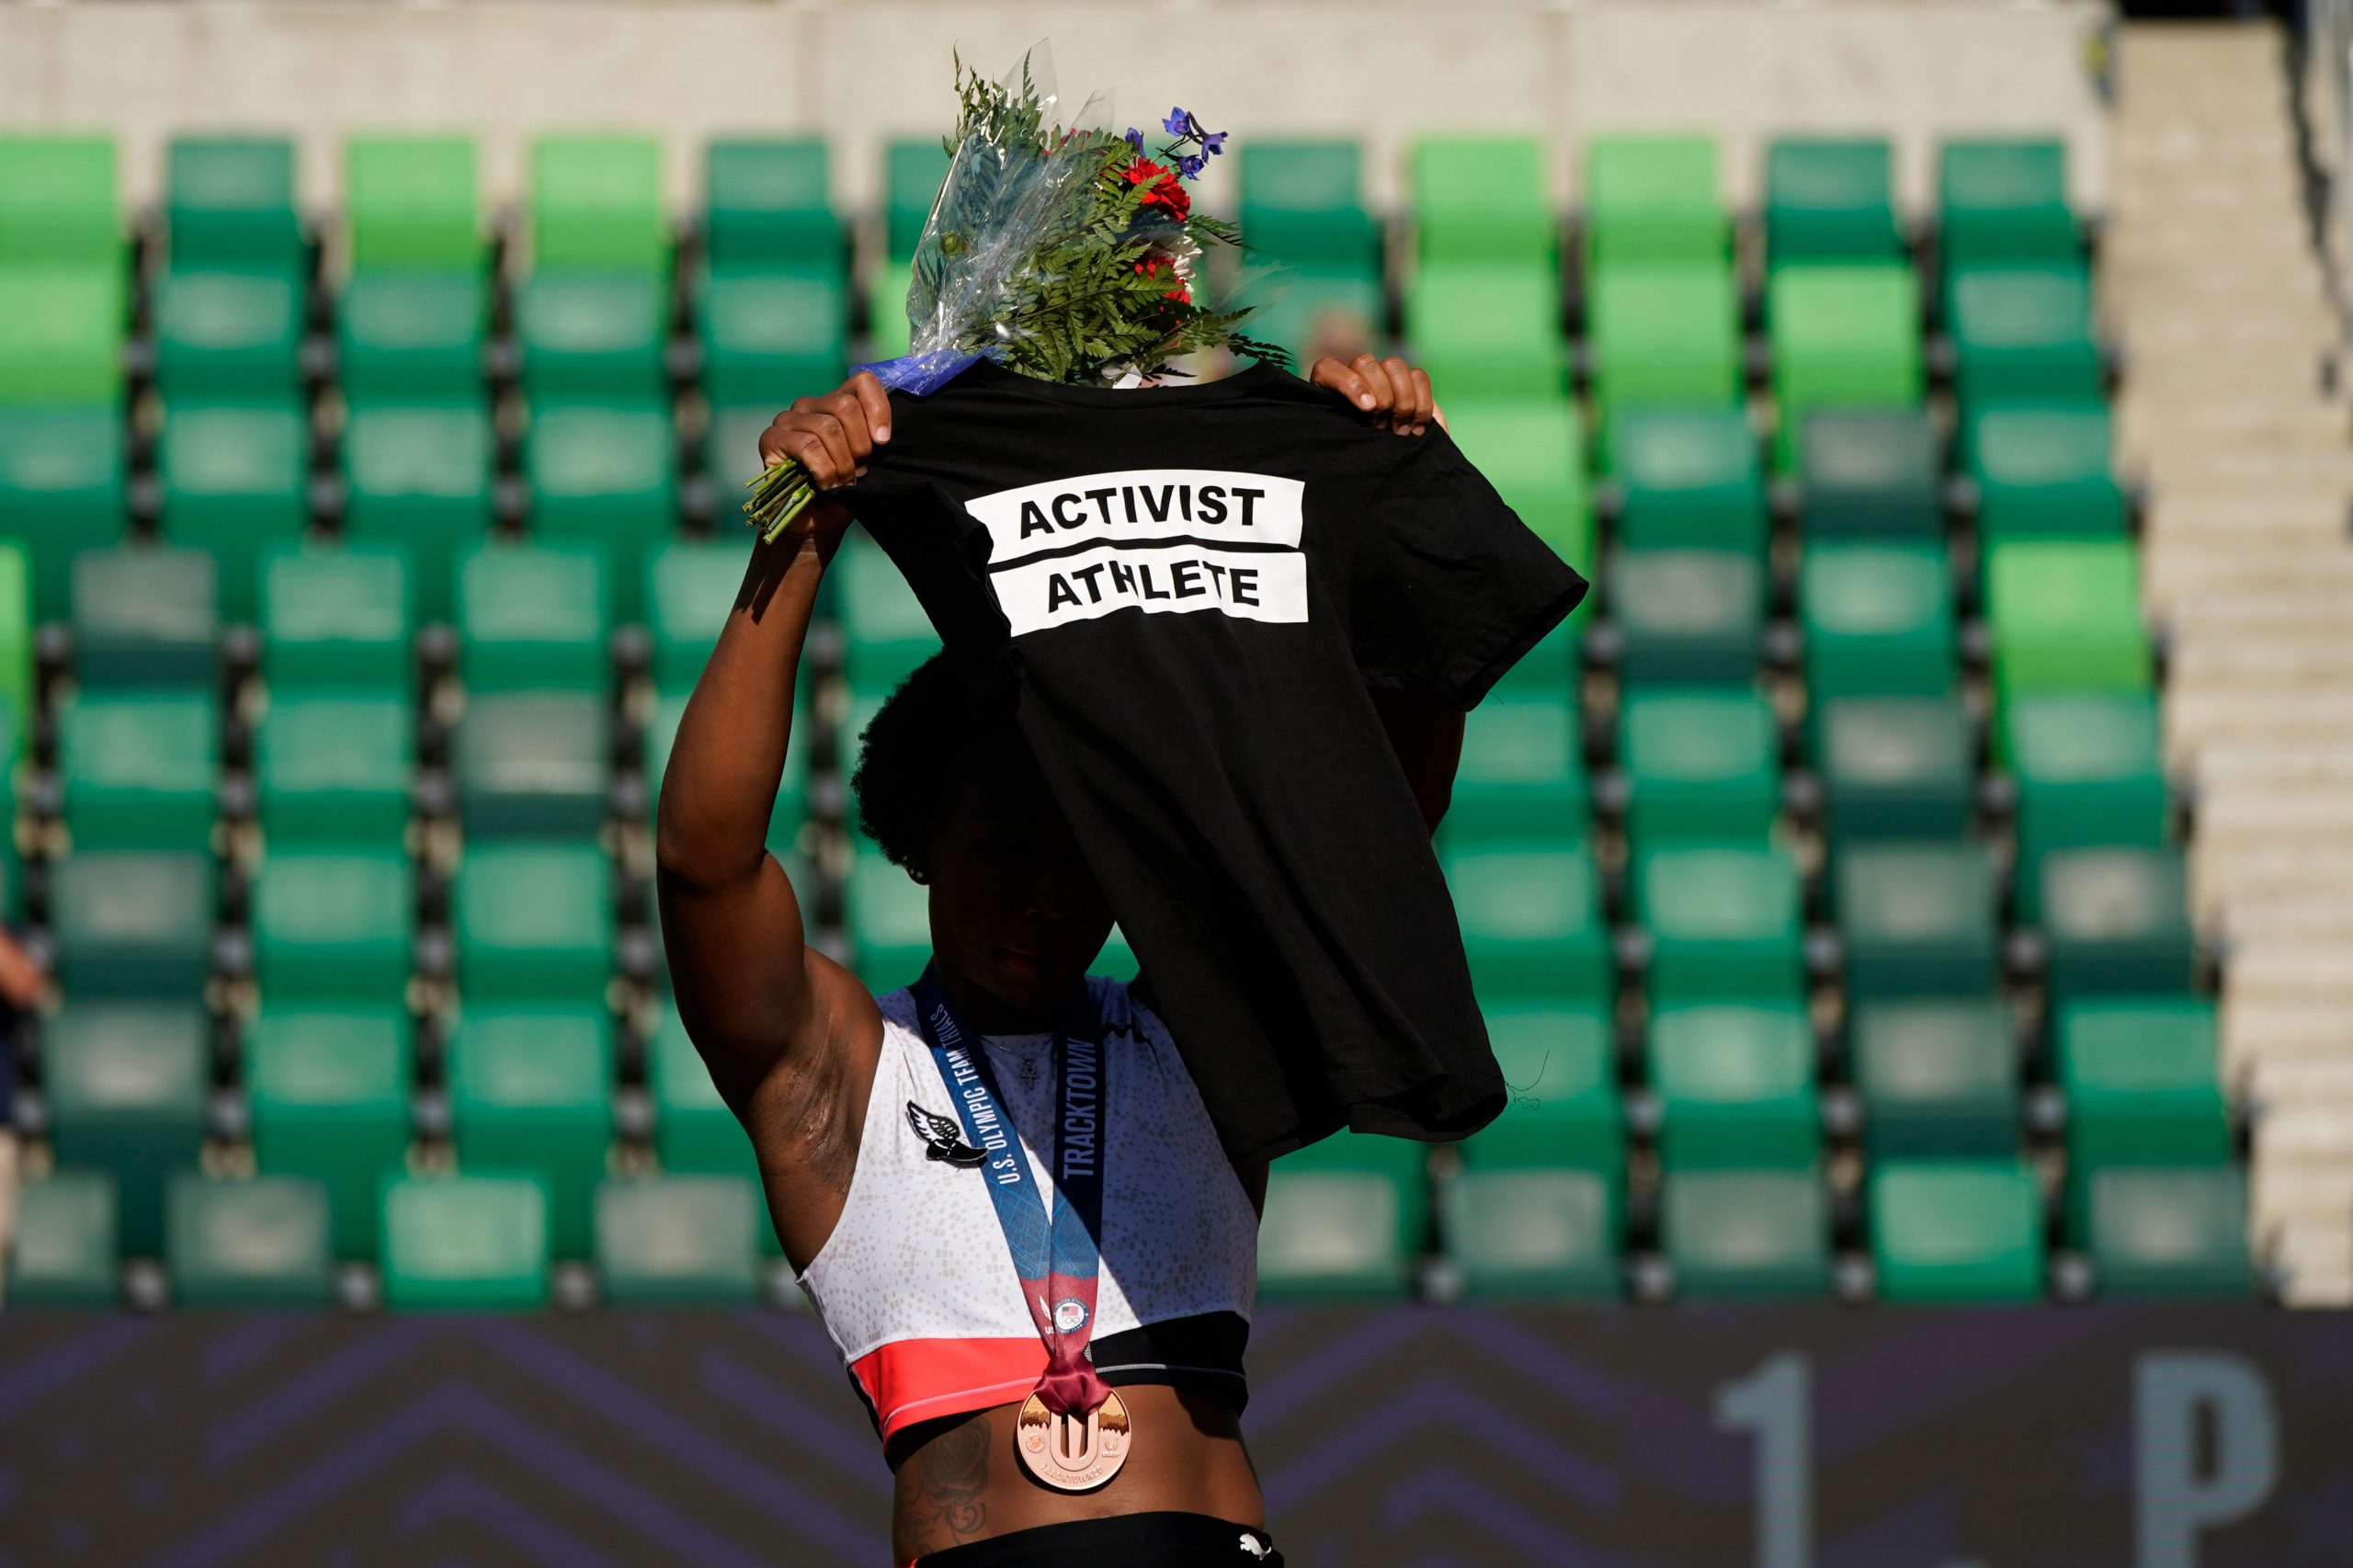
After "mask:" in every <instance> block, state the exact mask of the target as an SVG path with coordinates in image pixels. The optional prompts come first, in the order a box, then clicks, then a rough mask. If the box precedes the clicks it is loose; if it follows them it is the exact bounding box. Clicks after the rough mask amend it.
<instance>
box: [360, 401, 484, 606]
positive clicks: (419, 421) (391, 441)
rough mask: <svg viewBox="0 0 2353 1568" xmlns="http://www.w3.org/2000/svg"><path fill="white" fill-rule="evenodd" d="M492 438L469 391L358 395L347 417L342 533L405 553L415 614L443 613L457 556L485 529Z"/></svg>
mask: <svg viewBox="0 0 2353 1568" xmlns="http://www.w3.org/2000/svg"><path fill="white" fill-rule="evenodd" d="M497 445H498V443H497V437H496V434H495V432H494V430H493V429H492V427H491V417H490V409H489V407H488V406H487V405H486V404H484V403H482V402H480V401H479V400H475V399H468V400H463V401H456V402H450V403H384V404H380V403H366V404H361V405H359V406H358V407H355V408H353V409H352V410H351V413H350V416H349V419H348V420H347V423H346V425H345V427H344V435H343V473H344V486H345V499H344V515H343V533H344V537H345V539H347V540H350V541H351V542H353V543H355V544H366V545H374V546H390V547H396V548H398V549H400V550H402V551H404V552H405V553H406V554H407V556H408V558H409V562H410V568H411V572H412V574H413V576H412V588H411V592H412V593H413V595H414V596H415V613H416V615H417V616H418V617H420V618H421V619H426V620H446V619H449V615H450V613H451V599H450V583H451V581H452V574H454V573H455V571H456V562H457V560H458V558H459V556H460V553H461V552H462V551H464V549H465V548H466V547H467V546H468V545H470V544H472V543H474V542H476V541H478V540H482V539H483V538H484V537H486V536H487V535H488V534H489V532H490V526H491V520H492V517H493V516H494V501H493V496H494V492H493V487H492V473H493V470H494V466H495V463H496V459H497Z"/></svg>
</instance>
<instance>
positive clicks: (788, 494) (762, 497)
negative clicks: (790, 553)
mask: <svg viewBox="0 0 2353 1568" xmlns="http://www.w3.org/2000/svg"><path fill="white" fill-rule="evenodd" d="M744 487H745V489H746V490H749V491H750V492H751V493H752V498H751V499H750V500H748V501H746V502H745V503H744V517H745V521H746V522H748V523H749V524H750V525H751V526H752V527H753V528H758V529H760V530H761V533H760V538H761V540H763V541H765V542H767V543H769V544H773V543H775V542H776V537H777V535H779V534H780V533H782V532H783V531H784V530H785V529H786V528H788V527H790V525H791V522H792V519H793V518H795V517H799V516H800V515H801V512H802V511H803V510H804V509H805V508H806V507H807V506H808V505H809V503H810V502H812V501H813V500H815V499H816V498H817V487H816V486H815V485H814V484H813V483H810V481H809V471H808V470H806V469H804V468H802V467H801V465H800V464H799V463H797V462H795V461H794V460H791V459H790V458H787V459H785V460H783V461H782V462H779V463H772V464H770V465H769V466H768V468H767V470H766V471H765V472H762V473H760V474H759V475H758V476H756V478H753V479H751V480H748V481H746V482H745V486H744Z"/></svg>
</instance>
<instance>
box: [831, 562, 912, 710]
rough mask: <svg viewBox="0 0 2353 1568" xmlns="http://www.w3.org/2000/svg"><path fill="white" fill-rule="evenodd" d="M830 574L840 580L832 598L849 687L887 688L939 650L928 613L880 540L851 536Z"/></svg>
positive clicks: (877, 692) (879, 690)
mask: <svg viewBox="0 0 2353 1568" xmlns="http://www.w3.org/2000/svg"><path fill="white" fill-rule="evenodd" d="M831 575H832V576H833V577H834V578H835V580H836V581H837V582H838V583H839V584H840V585H841V586H840V589H839V592H840V595H841V597H840V598H839V599H838V600H836V601H835V603H836V604H837V605H838V606H839V608H840V613H841V620H842V631H843V634H844V635H845V636H846V637H847V639H848V646H847V648H846V649H845V650H844V651H843V654H842V673H843V674H844V675H846V676H848V677H849V683H850V687H851V689H852V690H854V691H861V692H871V693H874V694H875V695H877V696H881V695H883V694H886V693H888V692H890V691H891V690H892V689H893V688H895V687H897V686H898V684H899V683H900V682H901V681H903V680H904V679H906V678H907V676H909V675H911V674H913V673H914V672H915V666H916V665H920V664H922V663H923V662H924V661H925V660H926V659H928V658H929V657H931V655H932V654H934V653H938V651H939V634H938V632H936V631H933V630H932V629H931V617H929V616H928V615H926V614H925V613H924V608H923V606H922V605H921V604H919V603H917V602H916V600H915V590H914V589H913V588H910V587H908V586H907V580H906V579H905V578H904V577H903V576H901V575H900V574H899V569H898V567H896V566H894V565H892V562H891V558H890V557H889V556H887V555H885V554H883V553H882V549H881V546H880V545H877V544H875V543H874V542H873V541H872V540H869V539H866V538H864V537H862V536H860V537H855V538H852V539H851V540H848V541H847V543H846V544H845V546H844V547H843V549H842V551H841V553H840V554H839V555H838V556H836V557H835V561H834V566H833V571H832V573H831Z"/></svg>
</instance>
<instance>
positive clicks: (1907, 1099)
mask: <svg viewBox="0 0 2353 1568" xmlns="http://www.w3.org/2000/svg"><path fill="white" fill-rule="evenodd" d="M1847 1054H1848V1057H1849V1058H1850V1060H1851V1062H1852V1066H1853V1073H1854V1078H1855V1088H1856V1091H1857V1093H1858V1094H1859V1096H1860V1098H1861V1100H1862V1108H1863V1136H1864V1141H1865V1146H1866V1147H1867V1148H1868V1150H1869V1152H1870V1157H1871V1158H1872V1159H1874V1160H1890V1159H1913V1158H1929V1159H1961V1158H1972V1157H1977V1156H1993V1155H1998V1154H2011V1153H2017V1152H2018V1130H2019V1119H2018V1118H2019V1091H2018V1048H2017V1045H2016V1044H2015V1042H2014V1041H2013V1040H2012V1038H2011V1031H2010V1020H2009V1016H2008V1014H2007V1013H2006V1011H2005V1010H2004V1008H2003V1006H2002V1004H2001V1002H2000V1001H1999V1000H1998V999H1996V998H1995V996H1994V995H1993V994H1991V993H1990V992H1988V993H1987V994H1985V995H1984V996H1980V997H1965V996H1936V997H1902V998H1895V999H1889V998H1858V999H1857V1000H1856V1001H1855V1002H1854V1004H1853V1006H1852V1007H1851V1009H1850V1010H1849V1012H1848V1014H1847Z"/></svg>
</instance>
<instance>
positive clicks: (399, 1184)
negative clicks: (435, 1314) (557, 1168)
mask: <svg viewBox="0 0 2353 1568" xmlns="http://www.w3.org/2000/svg"><path fill="white" fill-rule="evenodd" d="M383 1213H384V1221H383V1235H384V1250H383V1278H384V1302H385V1304H386V1305H387V1306H389V1307H391V1308H392V1310H393V1311H394V1312H415V1311H420V1310H431V1309H448V1310H454V1311H460V1312H501V1311H518V1310H526V1309H530V1308H535V1307H543V1306H545V1305H546V1304H547V1301H548V1191H547V1184H546V1182H545V1181H543V1180H542V1179H540V1177H538V1176H522V1175H495V1176H473V1175H468V1176H399V1177H394V1178H392V1179H390V1180H388V1181H387V1182H386V1183H385V1185H384V1190H383Z"/></svg>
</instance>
